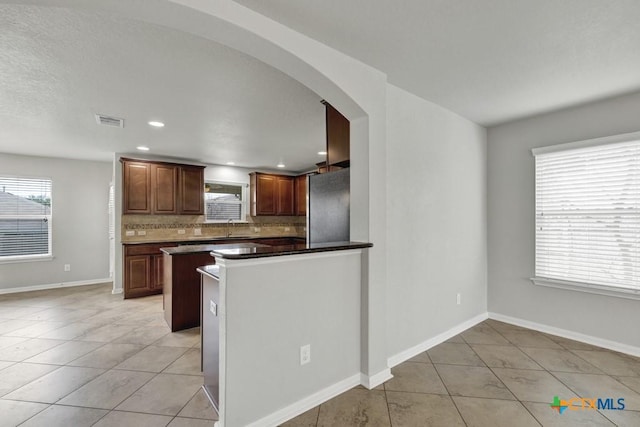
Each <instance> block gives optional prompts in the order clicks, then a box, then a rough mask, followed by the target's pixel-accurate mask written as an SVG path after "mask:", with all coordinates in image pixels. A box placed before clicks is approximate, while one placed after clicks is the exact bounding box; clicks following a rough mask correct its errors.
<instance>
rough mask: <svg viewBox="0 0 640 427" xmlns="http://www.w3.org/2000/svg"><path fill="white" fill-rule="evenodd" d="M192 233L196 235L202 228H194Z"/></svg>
mask: <svg viewBox="0 0 640 427" xmlns="http://www.w3.org/2000/svg"><path fill="white" fill-rule="evenodd" d="M193 234H194V235H196V236H200V235H201V234H202V228H194V229H193Z"/></svg>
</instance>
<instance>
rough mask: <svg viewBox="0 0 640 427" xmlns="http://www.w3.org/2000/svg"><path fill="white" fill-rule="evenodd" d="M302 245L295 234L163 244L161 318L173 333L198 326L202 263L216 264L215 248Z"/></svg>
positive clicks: (301, 241)
mask: <svg viewBox="0 0 640 427" xmlns="http://www.w3.org/2000/svg"><path fill="white" fill-rule="evenodd" d="M300 244H302V245H304V239H301V238H295V237H266V238H247V237H236V238H229V237H227V238H221V239H218V240H209V241H207V242H190V243H189V244H180V245H178V246H174V247H163V248H161V249H160V251H161V252H162V253H163V258H164V260H163V271H162V274H163V287H162V294H163V304H164V318H165V321H166V322H167V324H168V325H169V327H170V328H171V331H172V332H176V331H180V330H183V329H188V328H194V327H196V326H199V325H200V275H199V274H198V272H197V271H196V269H197V268H198V267H199V266H201V265H207V264H213V263H215V261H214V258H212V256H211V251H212V250H214V249H220V250H224V249H236V248H254V247H270V245H293V246H296V245H300Z"/></svg>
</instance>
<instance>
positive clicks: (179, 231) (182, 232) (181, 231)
mask: <svg viewBox="0 0 640 427" xmlns="http://www.w3.org/2000/svg"><path fill="white" fill-rule="evenodd" d="M184 233H186V231H184V230H178V234H184Z"/></svg>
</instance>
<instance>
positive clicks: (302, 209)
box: [294, 175, 307, 216]
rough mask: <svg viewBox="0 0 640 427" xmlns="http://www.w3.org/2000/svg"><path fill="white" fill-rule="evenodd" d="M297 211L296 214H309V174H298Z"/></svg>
mask: <svg viewBox="0 0 640 427" xmlns="http://www.w3.org/2000/svg"><path fill="white" fill-rule="evenodd" d="M295 191H296V196H295V203H296V206H295V212H294V215H298V216H306V215H307V175H300V176H296V178H295Z"/></svg>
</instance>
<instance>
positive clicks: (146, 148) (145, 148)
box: [136, 145, 149, 151]
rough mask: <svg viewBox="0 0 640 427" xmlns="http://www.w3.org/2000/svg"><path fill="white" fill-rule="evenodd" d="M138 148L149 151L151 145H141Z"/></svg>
mask: <svg viewBox="0 0 640 427" xmlns="http://www.w3.org/2000/svg"><path fill="white" fill-rule="evenodd" d="M136 148H137V149H138V150H140V151H149V147H145V146H144V145H139V146H137V147H136Z"/></svg>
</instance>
